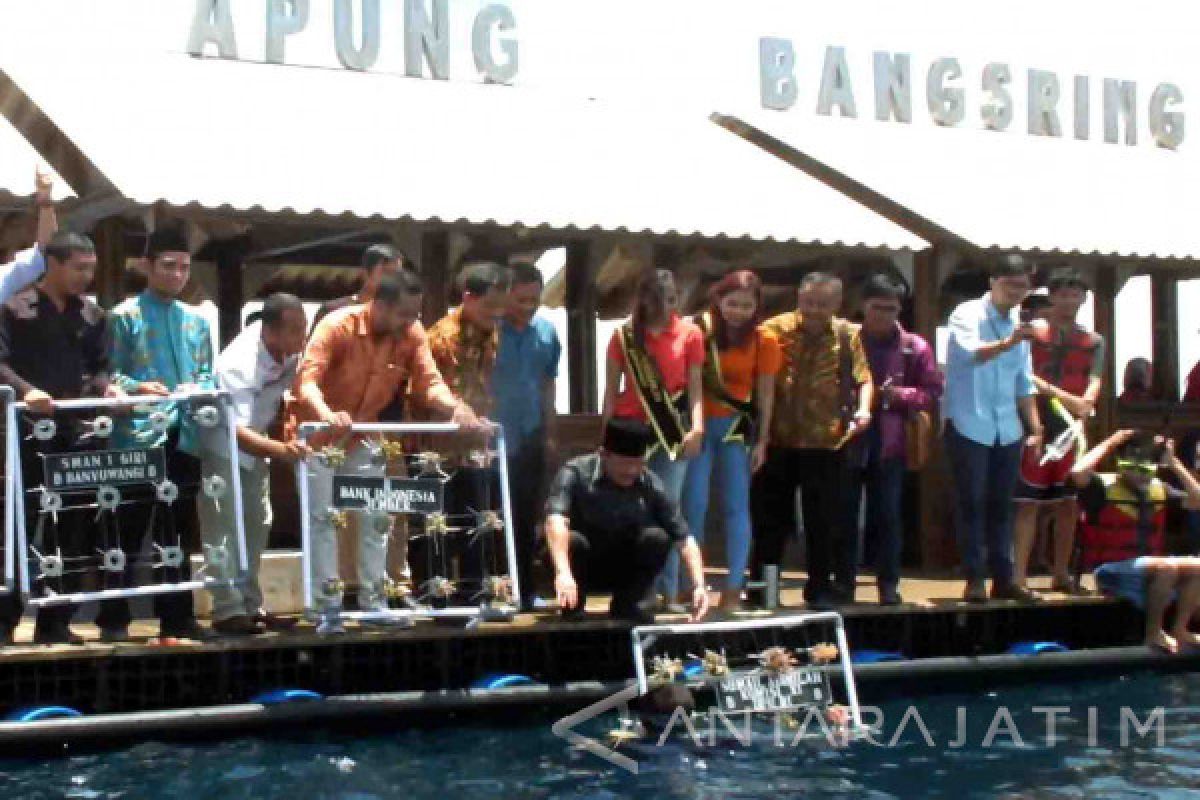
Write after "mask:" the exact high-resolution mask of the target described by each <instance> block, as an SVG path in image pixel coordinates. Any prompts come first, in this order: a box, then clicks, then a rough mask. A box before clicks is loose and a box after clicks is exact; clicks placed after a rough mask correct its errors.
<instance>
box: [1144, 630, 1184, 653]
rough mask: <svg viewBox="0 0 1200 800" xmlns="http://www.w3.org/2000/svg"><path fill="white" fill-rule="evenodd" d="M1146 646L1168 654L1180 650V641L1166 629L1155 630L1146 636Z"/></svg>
mask: <svg viewBox="0 0 1200 800" xmlns="http://www.w3.org/2000/svg"><path fill="white" fill-rule="evenodd" d="M1146 646H1147V647H1149V648H1150V649H1151V650H1159V651H1162V652H1164V653H1166V654H1168V655H1175V654H1176V653H1178V652H1179V643H1178V642H1176V641H1175V639H1174V637H1172V636H1170V635H1169V634H1168V633H1167V632H1166V631H1155V632H1154V633H1151V634H1149V635H1148V636H1146Z"/></svg>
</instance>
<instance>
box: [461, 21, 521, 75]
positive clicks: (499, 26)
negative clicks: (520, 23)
mask: <svg viewBox="0 0 1200 800" xmlns="http://www.w3.org/2000/svg"><path fill="white" fill-rule="evenodd" d="M516 27H517V20H516V19H515V18H514V17H513V13H512V9H510V8H509V7H508V6H499V5H491V6H486V7H485V8H484V9H483V10H481V11H480V12H479V14H478V15H477V16H476V17H475V24H474V26H472V28H471V51H472V52H473V53H474V54H475V69H477V70H478V71H479V74H480V75H482V76H483V77H484V80H486V81H487V82H488V83H512V79H513V78H514V77H516V74H517V41H516V39H513V38H512V37H511V36H506V37H504V38H503V39H501V40H500V50H501V52H503V53H504V62H503V63H499V64H498V63H496V59H494V58H493V57H492V29H493V28H494V29H495V30H497V31H500V32H501V33H504V32H507V31H511V30H512V29H514V28H516Z"/></svg>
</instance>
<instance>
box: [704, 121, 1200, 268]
mask: <svg viewBox="0 0 1200 800" xmlns="http://www.w3.org/2000/svg"><path fill="white" fill-rule="evenodd" d="M725 119H726V121H728V120H732V121H733V125H732V126H731V127H734V128H736V124H737V122H739V121H740V122H743V123H747V124H749V125H750V126H751V127H752V128H754V129H757V130H758V131H761V132H763V133H766V134H769V135H770V136H771V137H774V138H776V139H778V140H780V141H782V142H783V143H784V144H785V145H786V146H788V147H790V148H793V149H794V150H796V151H799V152H800V153H801V154H803V155H805V156H808V157H809V158H811V159H812V160H814V161H816V162H819V164H820V165H823V166H825V167H828V168H830V169H832V170H834V171H836V172H837V173H840V174H841V175H844V176H847V177H848V178H850V179H851V180H852V181H853V182H856V183H858V184H861V185H862V187H865V189H866V190H867V192H865V193H859V194H858V195H856V196H860V197H864V196H865V195H866V194H867V193H870V192H874V193H878V194H879V195H881V196H882V197H883V198H886V199H887V200H889V201H891V202H893V203H895V204H897V205H898V206H901V207H903V208H904V209H908V210H910V211H911V212H913V214H915V215H916V216H917V217H919V218H921V219H923V220H924V221H927V222H928V223H931V227H936V228H941V229H943V231H944V232H948V233H949V234H952V235H953V236H957V237H961V238H962V239H964V240H966V241H967V242H970V243H972V244H974V245H976V246H978V247H981V248H997V249H1003V250H1025V251H1035V252H1037V251H1040V252H1044V253H1058V254H1073V255H1103V256H1119V257H1133V258H1137V257H1140V258H1164V259H1168V258H1175V259H1182V258H1197V257H1200V225H1197V224H1196V222H1195V213H1196V202H1195V186H1196V178H1197V177H1198V176H1197V175H1196V170H1195V169H1193V168H1192V167H1191V164H1193V163H1195V161H1196V159H1195V156H1194V155H1191V156H1190V157H1189V154H1188V153H1187V149H1188V148H1193V147H1196V146H1198V145H1197V144H1196V143H1194V142H1188V141H1185V142H1184V144H1183V145H1182V147H1181V150H1179V151H1170V150H1166V149H1164V148H1161V147H1157V146H1155V145H1154V144H1153V143H1149V142H1146V141H1145V137H1147V135H1148V134H1147V133H1146V131H1145V130H1139V132H1138V133H1139V137H1141V141H1140V142H1139V144H1137V145H1136V146H1127V145H1123V144H1121V145H1116V144H1106V143H1104V142H1103V141H1099V140H1100V138H1101V131H1099V130H1096V129H1095V128H1096V126H1095V125H1093V131H1092V137H1093V138H1092V140H1089V141H1076V140H1075V139H1073V138H1072V132H1071V130H1069V129H1068V130H1066V131H1064V135H1063V137H1061V138H1051V137H1044V136H1031V135H1027V134H1026V133H1025V132H1024V130H1023V129H1021V128H1020V121H1019V120H1014V121H1013V127H1012V128H1011V129H1010V130H1008V131H1006V132H996V131H988V130H984V129H970V128H967V127H965V126H964V127H958V128H937V127H934V126H932V125H929V124H926V125H920V124H911V125H904V124H899V123H895V122H889V123H880V122H876V121H874V120H867V119H842V118H830V117H814V116H812V115H808V114H804V113H800V112H796V113H792V112H776V113H770V112H763V113H760V114H754V115H748V116H743V117H741V118H740V120H739V118H736V117H733V118H725ZM849 191H850V192H851V193H852V194H854V191H853V190H849ZM893 218H895V217H894V216H893ZM909 227H910V229H911V230H915V231H918V232H920V233H923V234H924V235H926V237H927V238H936V236H935V235H934V234H932V233H930V232H929V231H927V230H923V229H922V226H921V225H920V224H914V225H910V226H909Z"/></svg>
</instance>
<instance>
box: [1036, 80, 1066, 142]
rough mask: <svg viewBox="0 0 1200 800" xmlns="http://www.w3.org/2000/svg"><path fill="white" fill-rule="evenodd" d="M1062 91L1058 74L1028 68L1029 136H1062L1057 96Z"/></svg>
mask: <svg viewBox="0 0 1200 800" xmlns="http://www.w3.org/2000/svg"><path fill="white" fill-rule="evenodd" d="M1061 94H1062V91H1061V90H1060V88H1059V85H1058V76H1057V75H1055V74H1054V73H1053V72H1047V71H1046V70H1044V69H1031V70H1029V97H1028V106H1029V133H1030V135H1031V136H1062V123H1061V122H1059V119H1058V98H1059V97H1060V96H1061Z"/></svg>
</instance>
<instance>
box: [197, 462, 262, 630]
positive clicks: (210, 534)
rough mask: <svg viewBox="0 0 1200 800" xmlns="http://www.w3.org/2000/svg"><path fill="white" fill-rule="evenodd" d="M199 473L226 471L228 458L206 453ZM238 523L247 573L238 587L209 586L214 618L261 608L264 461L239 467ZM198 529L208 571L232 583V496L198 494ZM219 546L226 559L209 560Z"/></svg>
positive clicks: (234, 560)
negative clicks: (260, 575) (215, 496)
mask: <svg viewBox="0 0 1200 800" xmlns="http://www.w3.org/2000/svg"><path fill="white" fill-rule="evenodd" d="M203 474H204V476H205V477H208V476H209V475H222V476H225V475H229V474H231V472H230V469H229V461H228V460H227V459H225V458H222V457H220V456H215V455H205V456H204V462H203ZM241 481H242V526H243V528H244V530H245V534H246V560H247V562H248V563H249V573H248V574H247V576H246V581H245V583H243V584H242V585H241V586H240V587H238V586H233V587H221V588H215V589H213V590H212V592H211V594H212V598H213V619H214V620H224V619H229V618H230V617H236V616H240V615H242V614H249V615H251V616H253V615H254V614H257V613H258V612H259V611H260V610H262V608H263V596H262V587H261V586H260V585H259V582H258V570H259V564H260V563H261V562H262V554H263V551H264V550H266V549H267V537H268V535H269V534H270V532H271V470H270V466H269V465H268V464H267V463H266V462H265V461H263V460H261V459H260V460H258V461H256V462H255V465H254V466H253V467H251V468H250V469H246V468H242V470H241ZM198 506H199V511H200V531H201V535H202V537H203V540H204V555H205V561H206V563H207V564H208V569H207V572H208V574H209V575H211V576H212V577H213V578H216V579H217V580H221V581H232V580H235V579H236V578H237V575H238V561H237V539H236V536H235V535H234V533H233V531H234V525H235V518H234V504H233V498H232V497H231V496H228V495H227V496H225V497H222V498H220V500H213V499H212V498H211V497H209V496H208V495H206V494H205V493H204V492H200V493H199V498H198ZM218 548H224V552H225V553H226V558H225V559H224V561H223V563H221V560H220V559H217V560H214V559H212V557H211V556H212V554H213V553H216V552H220V551H219V550H218Z"/></svg>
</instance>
